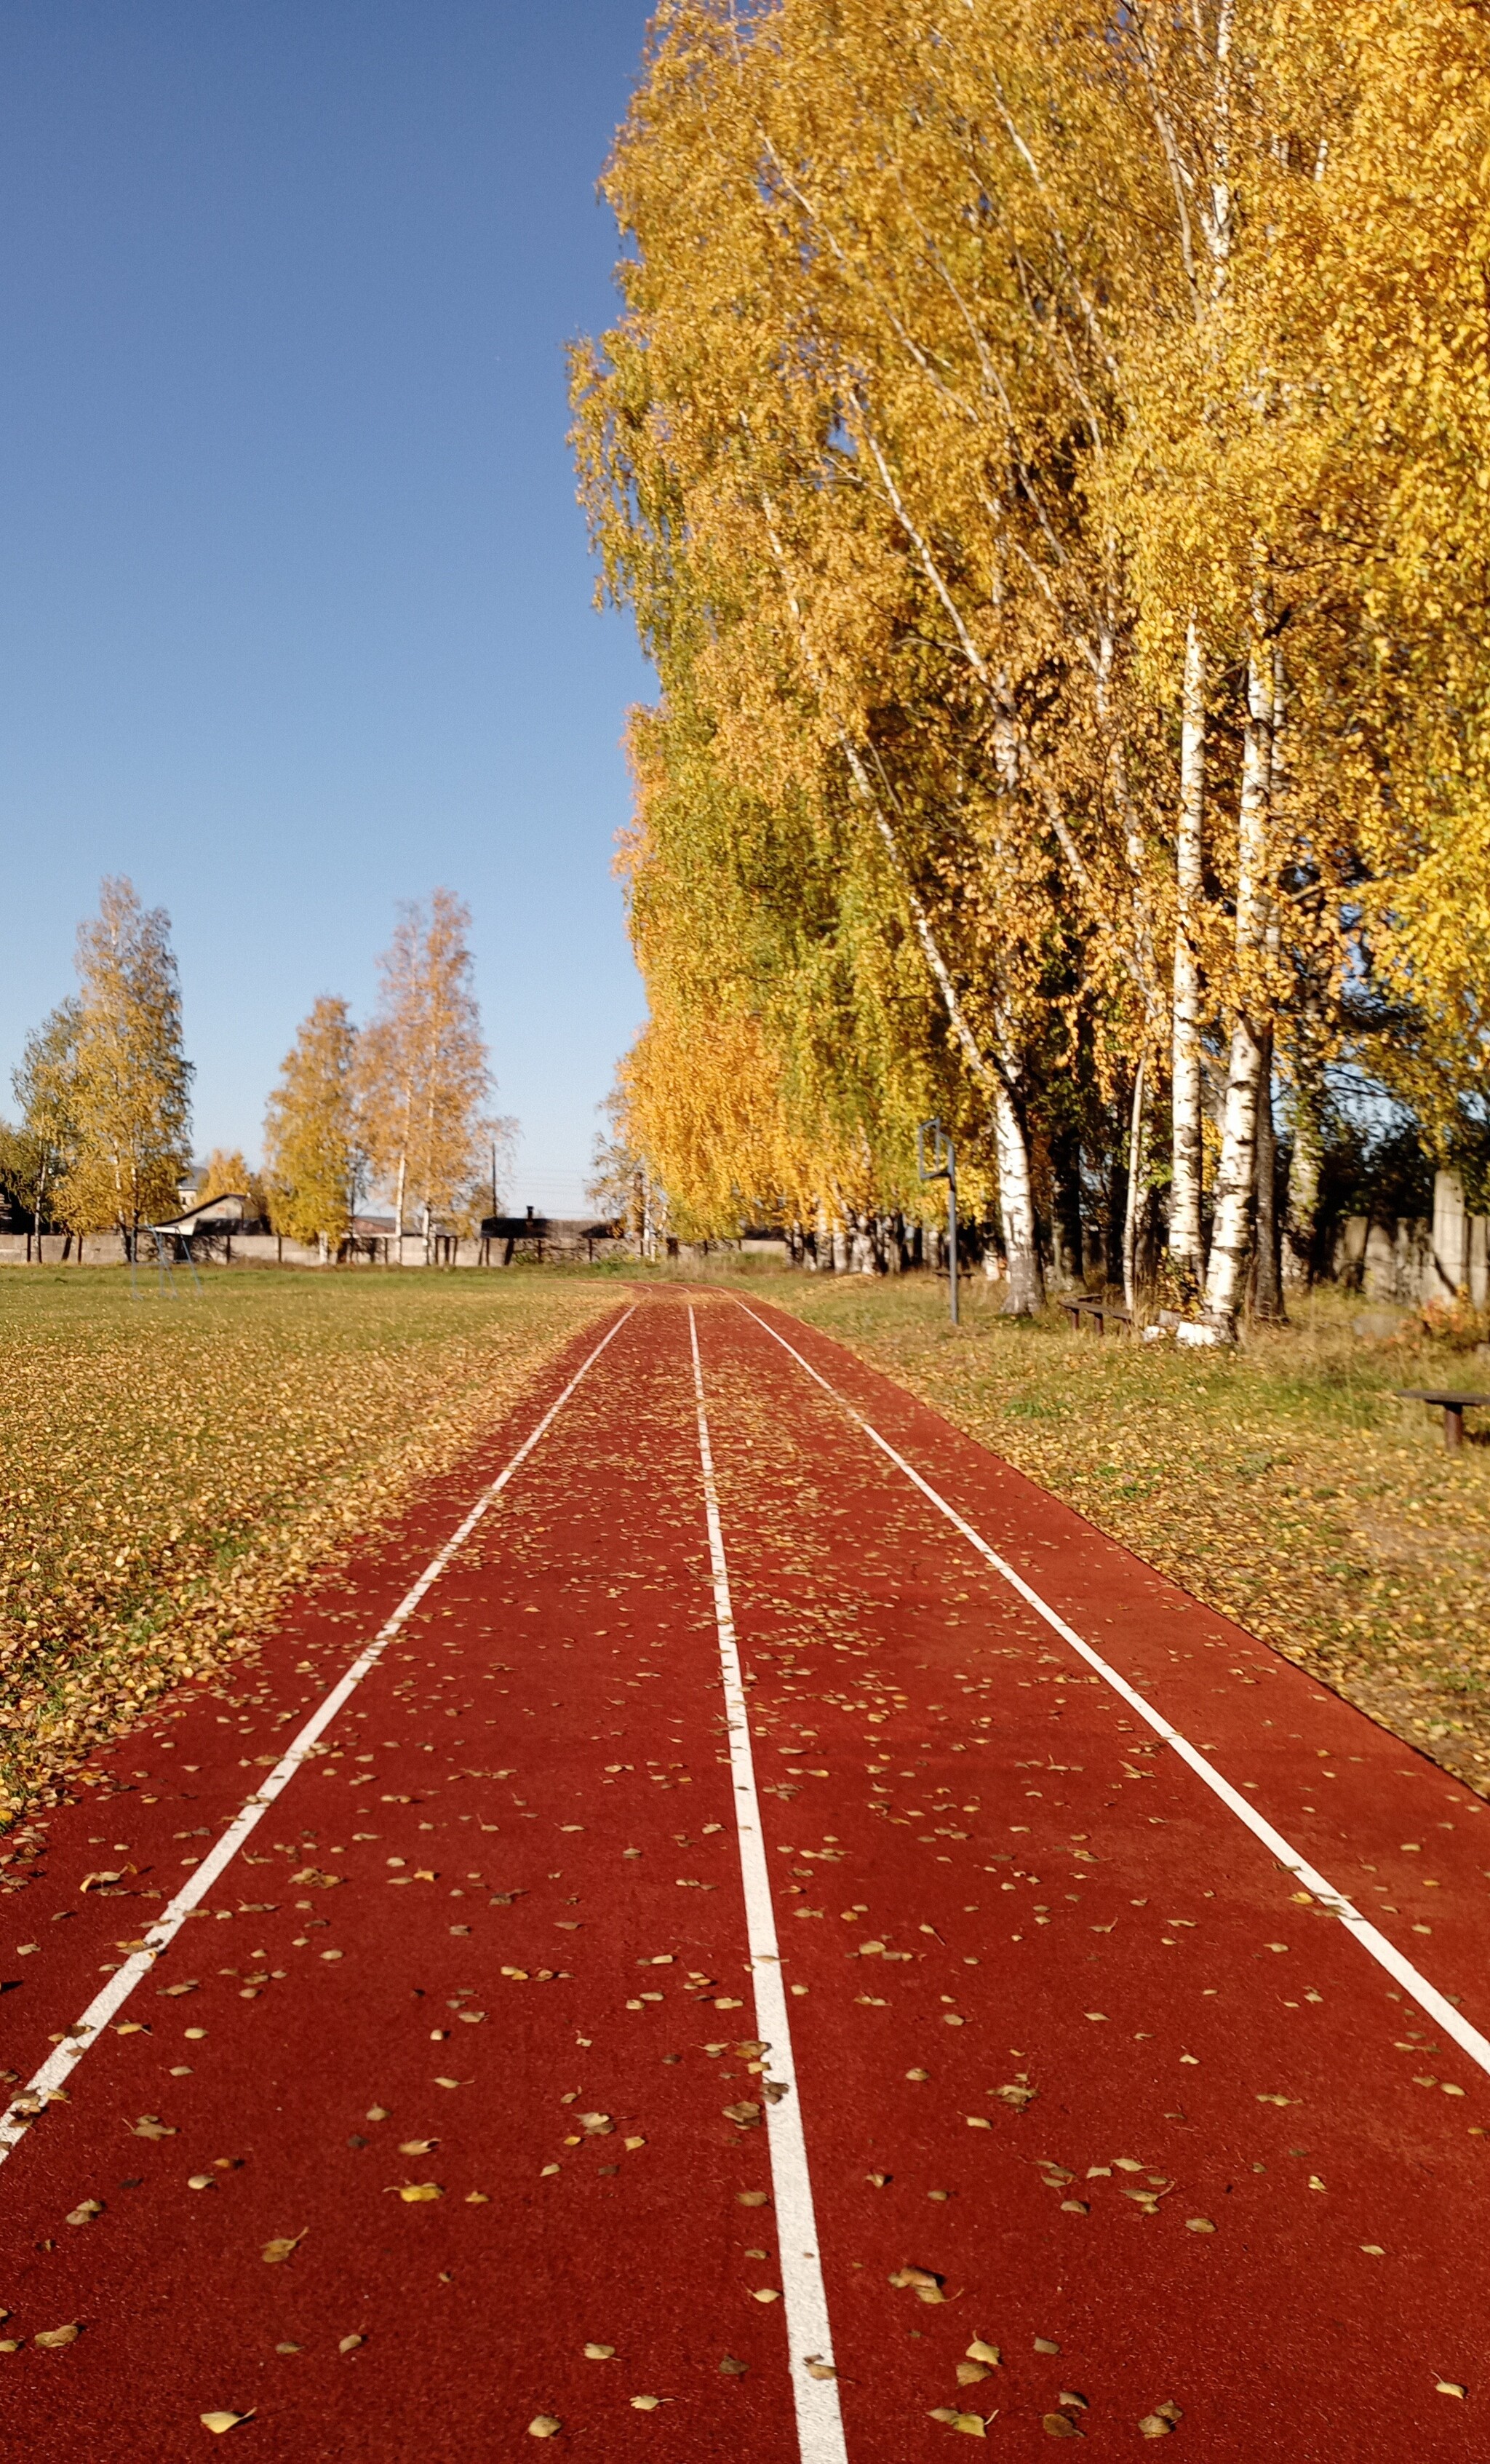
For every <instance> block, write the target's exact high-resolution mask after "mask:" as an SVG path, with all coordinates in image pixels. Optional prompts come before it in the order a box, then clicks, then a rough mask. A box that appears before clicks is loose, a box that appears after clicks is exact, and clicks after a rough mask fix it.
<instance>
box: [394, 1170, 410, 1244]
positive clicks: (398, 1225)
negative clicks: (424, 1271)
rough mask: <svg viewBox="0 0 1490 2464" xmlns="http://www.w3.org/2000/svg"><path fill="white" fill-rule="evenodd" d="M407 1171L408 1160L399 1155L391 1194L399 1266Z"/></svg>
mask: <svg viewBox="0 0 1490 2464" xmlns="http://www.w3.org/2000/svg"><path fill="white" fill-rule="evenodd" d="M407 1170H408V1158H407V1156H406V1155H402V1154H401V1155H400V1156H399V1173H398V1180H397V1183H396V1185H395V1188H394V1194H393V1229H394V1232H395V1234H396V1236H397V1239H398V1244H399V1265H401V1266H402V1265H403V1264H404V1179H405V1174H406V1172H407Z"/></svg>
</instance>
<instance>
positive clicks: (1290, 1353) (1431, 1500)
mask: <svg viewBox="0 0 1490 2464" xmlns="http://www.w3.org/2000/svg"><path fill="white" fill-rule="evenodd" d="M754 1280H755V1279H754V1278H753V1281H754ZM756 1288H757V1289H759V1288H764V1289H767V1290H769V1293H770V1296H771V1297H772V1298H773V1299H774V1300H777V1301H778V1302H779V1303H780V1305H781V1306H782V1307H783V1308H786V1309H791V1310H793V1311H795V1313H796V1314H797V1315H798V1316H800V1317H801V1318H803V1319H805V1320H806V1321H807V1322H808V1323H809V1324H810V1325H813V1326H818V1327H821V1328H822V1331H824V1333H828V1334H833V1335H836V1336H838V1337H839V1338H840V1340H841V1341H843V1342H844V1343H846V1344H847V1345H849V1346H850V1347H851V1349H853V1350H854V1351H856V1352H858V1353H861V1354H862V1355H863V1356H864V1358H865V1359H866V1360H869V1361H871V1362H873V1364H874V1365H875V1366H876V1367H877V1368H880V1369H883V1370H885V1371H887V1373H888V1375H890V1376H892V1377H895V1378H897V1379H899V1381H900V1382H901V1383H902V1384H903V1385H906V1386H909V1387H910V1388H911V1389H912V1391H913V1392H914V1393H916V1394H917V1395H919V1396H921V1397H923V1398H924V1399H925V1400H926V1401H927V1402H929V1403H931V1404H933V1405H934V1406H935V1407H936V1409H937V1410H938V1411H940V1412H943V1413H945V1415H946V1416H947V1418H948V1419H951V1420H953V1421H955V1422H956V1423H957V1424H958V1425H959V1426H960V1427H962V1428H964V1429H966V1430H968V1431H969V1432H970V1433H971V1434H972V1435H973V1436H974V1437H975V1438H977V1439H979V1440H980V1441H982V1442H983V1444H985V1445H987V1446H990V1447H991V1448H992V1449H993V1450H994V1451H995V1452H996V1453H997V1454H999V1455H1002V1456H1003V1457H1004V1458H1005V1459H1006V1460H1007V1461H1008V1462H1010V1463H1015V1464H1016V1465H1018V1467H1019V1470H1020V1471H1023V1472H1026V1473H1028V1474H1029V1476H1030V1477H1031V1478H1032V1479H1034V1480H1037V1481H1039V1482H1041V1485H1043V1486H1044V1487H1046V1488H1048V1489H1051V1490H1053V1491H1054V1492H1055V1493H1056V1495H1057V1496H1060V1497H1063V1498H1065V1499H1067V1500H1068V1501H1069V1502H1070V1504H1071V1505H1073V1506H1075V1507H1079V1508H1080V1510H1081V1512H1082V1513H1083V1514H1085V1515H1086V1516H1087V1517H1088V1518H1089V1519H1090V1520H1091V1521H1092V1522H1093V1523H1095V1524H1096V1525H1097V1526H1098V1527H1099V1528H1100V1529H1102V1530H1104V1531H1107V1532H1110V1533H1111V1535H1112V1536H1113V1538H1114V1539H1117V1540H1121V1541H1124V1542H1125V1543H1126V1544H1127V1545H1128V1548H1130V1549H1132V1550H1134V1551H1136V1552H1137V1553H1138V1554H1139V1555H1140V1556H1142V1557H1145V1558H1147V1559H1148V1560H1149V1562H1150V1564H1152V1565H1155V1566H1157V1567H1159V1568H1161V1569H1162V1571H1163V1572H1164V1573H1166V1574H1168V1575H1170V1576H1171V1577H1172V1579H1173V1580H1174V1581H1175V1582H1177V1583H1181V1584H1183V1585H1184V1587H1185V1589H1186V1590H1187V1591H1189V1592H1191V1593H1193V1594H1194V1595H1195V1597H1196V1598H1198V1599H1202V1600H1205V1601H1207V1602H1208V1603H1209V1604H1210V1605H1211V1606H1212V1607H1213V1608H1216V1609H1220V1610H1222V1611H1224V1612H1225V1614H1226V1615H1227V1616H1229V1617H1235V1618H1236V1619H1237V1620H1238V1623H1239V1624H1241V1625H1244V1626H1246V1627H1248V1628H1249V1629H1250V1630H1251V1632H1252V1633H1254V1634H1257V1635H1260V1636H1262V1637H1263V1638H1265V1639H1266V1640H1267V1641H1269V1642H1270V1643H1273V1644H1275V1645H1276V1646H1277V1648H1278V1649H1279V1650H1280V1651H1282V1652H1284V1653H1285V1654H1286V1655H1287V1657H1288V1658H1289V1659H1290V1660H1294V1661H1298V1662H1299V1664H1300V1665H1301V1667H1304V1668H1307V1669H1309V1670H1310V1671H1311V1672H1312V1673H1313V1674H1314V1675H1315V1676H1317V1677H1320V1678H1322V1679H1323V1680H1324V1681H1325V1683H1326V1684H1328V1685H1331V1686H1333V1687H1334V1688H1335V1689H1336V1690H1337V1691H1338V1692H1339V1693H1341V1694H1343V1695H1346V1696H1347V1697H1348V1699H1349V1700H1350V1701H1351V1702H1353V1703H1357V1704H1359V1705H1361V1707H1362V1709H1363V1710H1366V1711H1369V1713H1370V1714H1371V1716H1372V1717H1373V1718H1375V1719H1377V1720H1379V1721H1380V1722H1381V1723H1382V1724H1383V1726H1384V1727H1388V1728H1391V1729H1392V1730H1393V1731H1394V1732H1395V1733H1396V1734H1397V1735H1398V1736H1400V1737H1403V1738H1405V1739H1406V1740H1407V1741H1408V1742H1409V1743H1411V1744H1413V1745H1414V1746H1418V1747H1420V1748H1422V1749H1424V1750H1425V1751H1426V1752H1428V1753H1430V1754H1432V1755H1434V1756H1435V1758H1436V1759H1437V1760H1438V1761H1439V1762H1441V1763H1443V1764H1444V1765H1445V1766H1446V1767H1447V1768H1449V1769H1451V1770H1453V1771H1457V1772H1458V1773H1459V1774H1460V1775H1461V1776H1462V1777H1463V1778H1465V1779H1467V1780H1469V1781H1470V1783H1471V1784H1472V1785H1473V1786H1474V1787H1476V1788H1478V1789H1479V1791H1480V1793H1482V1794H1490V1617H1487V1614H1486V1611H1487V1605H1490V1436H1487V1437H1486V1438H1485V1439H1484V1440H1482V1441H1479V1442H1473V1441H1472V1442H1470V1443H1469V1444H1466V1446H1465V1447H1464V1449H1463V1451H1462V1452H1461V1453H1460V1454H1458V1455H1448V1454H1446V1453H1445V1452H1444V1449H1443V1445H1442V1441H1441V1437H1440V1434H1439V1422H1438V1416H1437V1415H1436V1414H1432V1415H1430V1414H1429V1413H1428V1412H1427V1411H1425V1409H1424V1407H1423V1406H1422V1404H1420V1403H1404V1402H1401V1401H1398V1400H1397V1399H1396V1397H1394V1395H1393V1393H1392V1389H1393V1388H1394V1387H1399V1386H1421V1385H1425V1384H1429V1383H1432V1382H1433V1381H1434V1380H1435V1379H1436V1378H1441V1377H1447V1378H1448V1380H1449V1382H1450V1383H1451V1384H1454V1385H1457V1386H1460V1387H1470V1388H1474V1387H1483V1388H1485V1389H1486V1390H1487V1391H1490V1376H1487V1375H1485V1363H1484V1362H1483V1361H1479V1360H1476V1359H1474V1358H1472V1357H1465V1356H1464V1355H1463V1354H1462V1353H1450V1352H1447V1351H1445V1350H1443V1349H1442V1348H1441V1347H1440V1346H1438V1345H1436V1344H1431V1343H1430V1342H1429V1341H1428V1340H1427V1338H1426V1337H1424V1336H1423V1335H1422V1334H1421V1333H1420V1332H1415V1331H1414V1332H1413V1333H1411V1334H1409V1335H1407V1336H1399V1337H1398V1338H1397V1339H1395V1340H1394V1341H1393V1342H1391V1343H1390V1344H1387V1345H1382V1344H1372V1343H1369V1342H1363V1341H1362V1340H1361V1339H1359V1338H1358V1337H1356V1336H1355V1335H1354V1334H1352V1332H1351V1331H1350V1320H1351V1318H1352V1317H1353V1316H1354V1315H1355V1314H1356V1313H1357V1312H1358V1310H1359V1309H1360V1306H1361V1305H1360V1303H1359V1302H1358V1301H1353V1300H1350V1299H1348V1297H1346V1296H1344V1295H1341V1294H1338V1293H1335V1292H1322V1293H1320V1294H1317V1295H1314V1296H1311V1297H1310V1299H1309V1300H1307V1301H1306V1302H1304V1304H1303V1306H1302V1309H1300V1311H1299V1321H1300V1322H1299V1323H1298V1324H1297V1325H1295V1326H1293V1327H1291V1328H1289V1329H1287V1330H1278V1331H1269V1330H1260V1331H1257V1332H1255V1333H1254V1335H1253V1336H1252V1338H1251V1339H1250V1341H1249V1342H1248V1343H1247V1344H1246V1346H1245V1347H1244V1348H1242V1349H1240V1350H1238V1352H1237V1353H1233V1354H1220V1353H1194V1352H1191V1353H1177V1352H1175V1351H1174V1350H1173V1349H1172V1347H1170V1346H1169V1345H1164V1346H1162V1347H1161V1346H1159V1345H1154V1346H1151V1347H1143V1346H1139V1345H1136V1344H1130V1343H1128V1341H1127V1340H1126V1339H1124V1338H1123V1337H1120V1336H1115V1335H1114V1336H1108V1337H1107V1338H1105V1339H1103V1338H1099V1337H1097V1336H1095V1335H1092V1334H1087V1333H1084V1334H1076V1333H1073V1332H1072V1331H1070V1330H1069V1329H1068V1328H1067V1326H1066V1323H1065V1320H1064V1319H1063V1317H1057V1316H1055V1315H1051V1316H1049V1317H1047V1318H1045V1319H1043V1320H1041V1322H1040V1323H1038V1324H1036V1325H1031V1326H1022V1327H1021V1326H1014V1325H1011V1324H1010V1323H1009V1322H1008V1321H1007V1320H1004V1319H1001V1318H999V1317H998V1316H997V1314H996V1310H995V1309H994V1307H992V1306H991V1305H990V1302H989V1299H988V1296H987V1287H979V1286H977V1285H975V1286H974V1287H973V1288H972V1291H971V1293H970V1294H969V1295H968V1306H967V1307H966V1309H965V1310H964V1323H963V1327H962V1330H961V1331H960V1333H958V1334H957V1335H955V1336H954V1335H953V1333H952V1331H951V1330H950V1328H949V1327H948V1325H947V1322H946V1299H945V1287H933V1286H932V1285H931V1282H930V1280H929V1279H926V1278H922V1277H920V1276H913V1277H912V1276H907V1277H898V1278H893V1277H892V1278H887V1279H885V1280H884V1281H881V1282H877V1283H871V1282H868V1281H866V1279H864V1278H861V1277H852V1278H850V1277H848V1276H838V1277H823V1278H822V1279H821V1280H820V1279H817V1278H810V1277H807V1276H804V1275H785V1274H778V1276H776V1277H774V1278H773V1279H772V1281H771V1282H770V1283H769V1285H767V1286H765V1287H761V1286H760V1285H759V1284H758V1283H757V1284H756ZM1477 1373H1478V1374H1477ZM1479 1419H1480V1422H1481V1424H1482V1425H1483V1426H1484V1427H1485V1428H1486V1429H1487V1430H1490V1414H1481V1415H1480V1416H1479Z"/></svg>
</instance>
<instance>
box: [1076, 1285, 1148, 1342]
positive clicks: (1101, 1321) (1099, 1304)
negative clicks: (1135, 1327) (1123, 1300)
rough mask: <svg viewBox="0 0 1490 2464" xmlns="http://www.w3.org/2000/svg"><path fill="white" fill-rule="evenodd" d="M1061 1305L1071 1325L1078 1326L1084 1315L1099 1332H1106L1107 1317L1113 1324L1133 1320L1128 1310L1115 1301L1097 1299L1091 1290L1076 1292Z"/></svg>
mask: <svg viewBox="0 0 1490 2464" xmlns="http://www.w3.org/2000/svg"><path fill="white" fill-rule="evenodd" d="M1061 1306H1062V1308H1063V1309H1064V1311H1065V1313H1066V1316H1067V1318H1068V1319H1069V1320H1070V1323H1071V1325H1072V1326H1074V1327H1079V1326H1080V1325H1081V1323H1082V1320H1083V1318H1084V1317H1085V1318H1087V1319H1089V1320H1090V1321H1091V1323H1092V1325H1094V1326H1095V1328H1096V1330H1097V1332H1098V1333H1099V1334H1106V1332H1107V1320H1108V1319H1109V1318H1110V1319H1111V1321H1112V1323H1113V1325H1114V1326H1131V1324H1132V1322H1133V1321H1132V1317H1131V1314H1130V1313H1129V1311H1128V1310H1127V1309H1123V1308H1121V1307H1120V1306H1119V1304H1118V1303H1117V1302H1116V1301H1105V1300H1099V1299H1098V1298H1097V1297H1096V1295H1095V1294H1094V1293H1091V1292H1082V1293H1078V1294H1076V1295H1075V1296H1073V1297H1072V1298H1070V1299H1068V1300H1063V1301H1062V1303H1061Z"/></svg>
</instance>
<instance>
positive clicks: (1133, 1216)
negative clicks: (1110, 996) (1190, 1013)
mask: <svg viewBox="0 0 1490 2464" xmlns="http://www.w3.org/2000/svg"><path fill="white" fill-rule="evenodd" d="M1144 1061H1145V1056H1144V1055H1143V1054H1142V1053H1140V1054H1139V1056H1138V1067H1137V1068H1136V1069H1135V1070H1134V1072H1133V1109H1132V1117H1131V1119H1130V1121H1129V1124H1128V1205H1127V1209H1126V1212H1125V1215H1124V1221H1123V1303H1124V1307H1125V1308H1126V1309H1130V1310H1136V1309H1137V1307H1138V1223H1139V1218H1140V1216H1141V1215H1142V1212H1143V1195H1142V1184H1143V1167H1144V1081H1145V1077H1146V1074H1147V1073H1146V1070H1145V1067H1144Z"/></svg>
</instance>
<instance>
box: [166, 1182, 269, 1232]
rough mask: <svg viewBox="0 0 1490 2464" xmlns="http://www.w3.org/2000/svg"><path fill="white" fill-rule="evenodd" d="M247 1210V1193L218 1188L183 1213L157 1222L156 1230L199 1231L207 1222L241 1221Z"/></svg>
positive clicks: (203, 1228)
mask: <svg viewBox="0 0 1490 2464" xmlns="http://www.w3.org/2000/svg"><path fill="white" fill-rule="evenodd" d="M248 1211H249V1200H248V1194H247V1192H246V1191H244V1190H241V1189H220V1190H217V1191H216V1192H215V1193H214V1194H213V1196H212V1197H210V1198H203V1199H199V1200H198V1201H197V1204H196V1205H195V1206H188V1207H187V1208H186V1211H185V1213H184V1214H181V1215H171V1216H167V1217H166V1219H165V1221H164V1222H162V1223H157V1224H156V1225H155V1226H154V1229H155V1230H156V1231H157V1232H201V1231H204V1230H205V1229H206V1227H207V1225H208V1223H242V1222H243V1221H245V1219H246V1217H247V1216H248Z"/></svg>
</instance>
